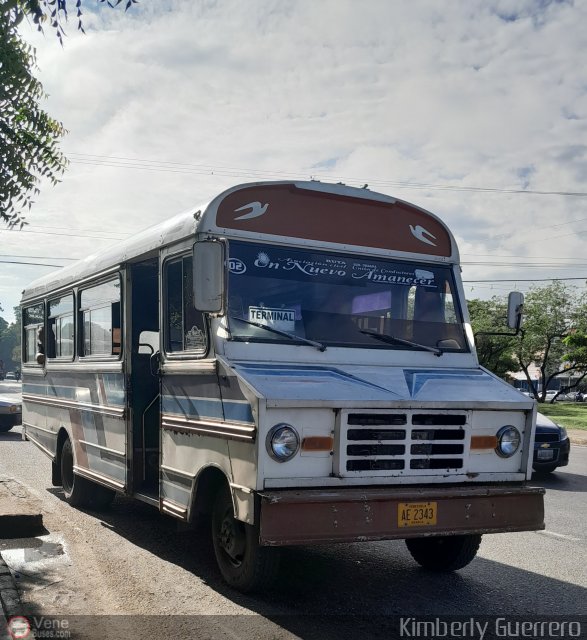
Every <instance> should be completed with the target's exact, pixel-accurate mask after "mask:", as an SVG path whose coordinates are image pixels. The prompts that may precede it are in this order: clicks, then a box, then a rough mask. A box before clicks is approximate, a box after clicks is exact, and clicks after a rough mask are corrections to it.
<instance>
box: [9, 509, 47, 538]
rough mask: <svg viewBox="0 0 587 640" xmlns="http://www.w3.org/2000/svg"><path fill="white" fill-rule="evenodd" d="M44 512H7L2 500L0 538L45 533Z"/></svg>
mask: <svg viewBox="0 0 587 640" xmlns="http://www.w3.org/2000/svg"><path fill="white" fill-rule="evenodd" d="M43 533H45V527H44V526H43V514H42V513H7V512H6V511H5V510H4V509H3V504H2V502H0V540H2V539H9V538H33V537H34V536H38V535H43Z"/></svg>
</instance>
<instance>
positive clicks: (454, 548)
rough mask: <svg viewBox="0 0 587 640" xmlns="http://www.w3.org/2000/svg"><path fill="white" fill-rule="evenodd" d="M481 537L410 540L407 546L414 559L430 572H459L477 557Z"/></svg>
mask: <svg viewBox="0 0 587 640" xmlns="http://www.w3.org/2000/svg"><path fill="white" fill-rule="evenodd" d="M480 544H481V536H480V535H466V536H438V537H431V538H408V539H407V540H406V546H407V547H408V551H409V552H410V553H411V554H412V558H414V560H415V561H416V562H417V563H418V564H419V565H420V566H422V567H424V569H429V570H430V571H447V572H448V571H458V570H459V569H462V568H463V567H466V566H467V565H468V564H469V563H470V562H471V561H472V560H473V558H474V557H475V556H476V555H477V551H478V549H479V545H480Z"/></svg>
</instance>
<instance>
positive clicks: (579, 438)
mask: <svg viewBox="0 0 587 640" xmlns="http://www.w3.org/2000/svg"><path fill="white" fill-rule="evenodd" d="M567 433H568V435H569V440H570V441H571V444H578V445H581V446H587V430H583V429H567Z"/></svg>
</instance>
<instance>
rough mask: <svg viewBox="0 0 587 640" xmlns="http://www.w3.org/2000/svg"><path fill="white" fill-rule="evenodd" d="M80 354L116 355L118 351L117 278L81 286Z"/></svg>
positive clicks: (119, 322)
mask: <svg viewBox="0 0 587 640" xmlns="http://www.w3.org/2000/svg"><path fill="white" fill-rule="evenodd" d="M80 314H81V318H80V319H81V328H82V341H81V342H82V355H83V356H85V357H87V356H97V357H102V358H103V357H106V356H116V357H119V356H120V353H121V347H122V341H121V336H122V332H121V318H120V279H119V278H118V277H117V278H116V279H115V280H111V281H109V282H105V283H103V284H99V285H97V286H95V287H91V288H90V289H84V290H83V291H82V292H81V294H80Z"/></svg>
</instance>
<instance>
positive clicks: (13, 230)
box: [3, 229, 124, 241]
mask: <svg viewBox="0 0 587 640" xmlns="http://www.w3.org/2000/svg"><path fill="white" fill-rule="evenodd" d="M3 231H9V232H13V233H36V234H41V235H44V236H67V237H68V238H96V239H99V240H112V241H117V240H124V238H112V237H110V236H92V235H89V234H88V235H80V234H75V233H57V232H55V231H28V230H26V229H3Z"/></svg>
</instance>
